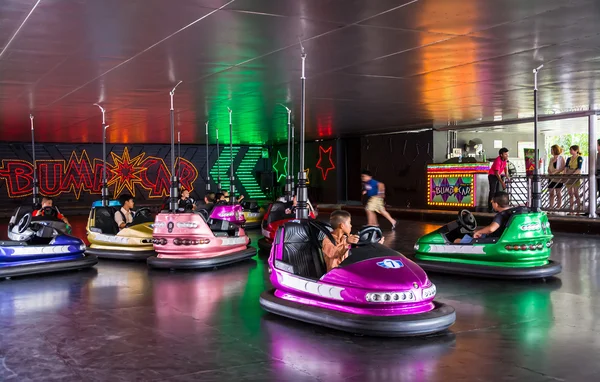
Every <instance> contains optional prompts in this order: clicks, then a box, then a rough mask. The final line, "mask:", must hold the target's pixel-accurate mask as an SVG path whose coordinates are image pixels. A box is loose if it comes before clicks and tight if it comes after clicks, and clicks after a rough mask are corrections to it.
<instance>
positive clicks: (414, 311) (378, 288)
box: [260, 220, 456, 337]
mask: <svg viewBox="0 0 600 382" xmlns="http://www.w3.org/2000/svg"><path fill="white" fill-rule="evenodd" d="M325 235H328V236H331V235H330V233H329V231H328V229H327V228H326V226H325V225H323V224H322V223H319V222H317V221H310V220H302V221H301V220H293V221H291V222H288V223H286V224H285V225H284V226H282V227H281V228H280V229H279V230H278V231H277V234H276V237H275V241H274V243H273V248H272V250H271V255H270V256H269V268H270V269H269V270H270V273H271V276H270V279H271V283H272V284H273V286H274V288H273V289H271V290H268V291H265V292H263V293H262V295H261V297H260V304H261V306H262V308H263V309H265V310H266V311H268V312H271V313H274V314H277V315H280V316H285V317H288V318H292V319H295V320H300V321H304V322H308V323H311V324H316V325H321V326H325V327H329V328H333V329H338V330H342V331H347V332H352V333H357V334H364V335H373V336H386V337H403V336H417V335H426V334H431V333H435V332H440V331H443V330H446V329H447V328H449V327H450V326H451V325H452V324H453V323H454V321H455V320H456V314H455V311H454V308H453V307H451V306H448V305H445V304H443V303H440V302H436V301H434V298H435V295H436V287H435V285H434V284H433V283H432V282H431V281H430V280H429V278H428V277H427V274H425V272H424V271H423V270H422V269H421V268H420V267H419V266H418V265H417V264H415V263H414V262H412V261H410V260H409V259H407V258H406V257H404V256H402V255H401V254H400V253H398V252H396V251H394V250H392V249H389V248H387V247H385V246H383V245H381V244H379V243H378V241H379V240H380V239H381V231H380V230H379V229H378V228H376V227H367V228H366V229H363V230H362V231H361V232H360V233H359V235H360V237H361V242H360V243H359V245H358V246H356V247H355V248H353V249H351V250H350V256H348V258H347V259H346V260H344V261H343V262H342V263H341V264H340V266H339V267H337V268H334V269H332V270H331V271H329V272H326V268H325V263H324V260H323V254H322V251H321V244H320V242H321V240H322V239H323V238H324V237H325ZM330 240H333V238H331V237H330Z"/></svg>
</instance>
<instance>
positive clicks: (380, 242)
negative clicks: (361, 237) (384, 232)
mask: <svg viewBox="0 0 600 382" xmlns="http://www.w3.org/2000/svg"><path fill="white" fill-rule="evenodd" d="M383 243H385V236H382V237H381V240H379V244H383Z"/></svg>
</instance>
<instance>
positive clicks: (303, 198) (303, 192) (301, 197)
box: [296, 39, 308, 219]
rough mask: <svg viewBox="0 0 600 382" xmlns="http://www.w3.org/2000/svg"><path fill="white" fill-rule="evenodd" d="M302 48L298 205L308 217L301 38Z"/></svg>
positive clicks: (302, 215) (300, 214) (302, 216)
mask: <svg viewBox="0 0 600 382" xmlns="http://www.w3.org/2000/svg"><path fill="white" fill-rule="evenodd" d="M299 41H300V48H301V49H302V53H301V56H300V57H301V58H302V76H301V77H300V79H301V81H302V95H301V99H300V171H299V172H298V199H297V200H298V205H297V207H296V218H297V219H308V205H307V202H308V190H307V189H306V172H305V171H304V133H305V131H306V126H305V125H306V76H305V66H306V65H305V64H306V52H305V51H304V46H303V45H302V40H300V39H299Z"/></svg>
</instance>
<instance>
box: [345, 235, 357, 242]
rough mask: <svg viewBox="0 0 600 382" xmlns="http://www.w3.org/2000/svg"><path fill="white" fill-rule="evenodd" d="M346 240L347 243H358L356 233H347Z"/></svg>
mask: <svg viewBox="0 0 600 382" xmlns="http://www.w3.org/2000/svg"><path fill="white" fill-rule="evenodd" d="M346 241H347V242H348V243H349V244H357V243H358V235H348V238H347V239H346Z"/></svg>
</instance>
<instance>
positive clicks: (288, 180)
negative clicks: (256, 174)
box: [280, 103, 292, 201]
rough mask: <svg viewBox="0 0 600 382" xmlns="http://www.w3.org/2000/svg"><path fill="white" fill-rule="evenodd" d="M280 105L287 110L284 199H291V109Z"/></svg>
mask: <svg viewBox="0 0 600 382" xmlns="http://www.w3.org/2000/svg"><path fill="white" fill-rule="evenodd" d="M280 105H281V106H283V107H284V108H285V110H287V136H288V140H287V164H286V172H287V176H286V180H285V196H286V199H287V200H288V201H290V200H292V171H290V155H292V154H291V152H292V151H291V150H292V146H291V140H290V138H291V130H292V111H291V110H290V108H288V107H287V106H285V105H284V104H281V103H280Z"/></svg>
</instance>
